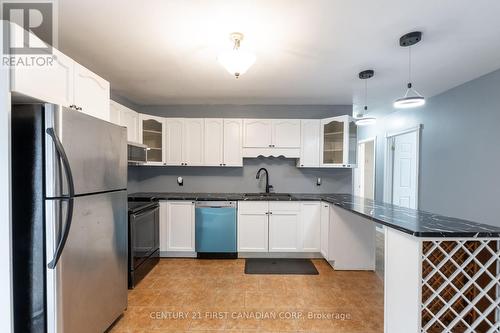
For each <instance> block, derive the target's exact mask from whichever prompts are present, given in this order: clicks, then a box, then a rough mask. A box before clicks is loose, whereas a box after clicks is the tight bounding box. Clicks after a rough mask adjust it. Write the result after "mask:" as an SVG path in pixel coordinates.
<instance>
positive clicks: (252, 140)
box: [243, 119, 273, 148]
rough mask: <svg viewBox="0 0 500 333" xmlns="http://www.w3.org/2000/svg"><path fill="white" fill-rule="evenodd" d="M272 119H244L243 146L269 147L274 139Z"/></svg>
mask: <svg viewBox="0 0 500 333" xmlns="http://www.w3.org/2000/svg"><path fill="white" fill-rule="evenodd" d="M272 124H273V123H272V120H271V119H245V120H243V146H244V147H245V148H269V147H271V146H272V141H273V135H272V133H273V125H272Z"/></svg>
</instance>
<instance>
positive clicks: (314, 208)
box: [238, 201, 321, 253]
mask: <svg viewBox="0 0 500 333" xmlns="http://www.w3.org/2000/svg"><path fill="white" fill-rule="evenodd" d="M320 249H321V203H320V202H318V201H305V202H299V201H240V202H239V204H238V252H315V253H318V252H320Z"/></svg>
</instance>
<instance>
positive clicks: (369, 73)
mask: <svg viewBox="0 0 500 333" xmlns="http://www.w3.org/2000/svg"><path fill="white" fill-rule="evenodd" d="M373 75H375V72H374V71H373V70H372V69H368V70H366V71H362V72H360V73H359V78H360V79H361V80H365V106H364V108H363V109H364V112H363V113H358V115H356V125H358V126H366V125H373V124H375V123H376V122H377V119H375V118H374V117H367V116H365V114H366V112H367V111H368V102H367V101H368V79H369V78H372V77H373Z"/></svg>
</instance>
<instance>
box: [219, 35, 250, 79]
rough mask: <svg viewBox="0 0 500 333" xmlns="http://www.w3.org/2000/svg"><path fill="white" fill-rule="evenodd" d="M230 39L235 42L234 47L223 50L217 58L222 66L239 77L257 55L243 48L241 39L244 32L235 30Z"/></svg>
mask: <svg viewBox="0 0 500 333" xmlns="http://www.w3.org/2000/svg"><path fill="white" fill-rule="evenodd" d="M229 38H230V40H231V41H232V42H233V48H232V49H231V50H227V51H224V52H221V53H220V54H219V55H218V56H217V60H218V61H219V62H220V64H221V65H222V66H224V68H225V69H226V70H227V71H228V72H229V73H230V74H231V75H234V77H236V78H239V77H240V75H242V74H245V72H246V71H247V70H248V69H249V68H250V66H252V65H253V63H254V62H255V55H253V54H252V53H249V52H245V51H244V50H241V48H240V46H241V41H242V40H243V34H242V33H240V32H233V33H231V34H230V35H229Z"/></svg>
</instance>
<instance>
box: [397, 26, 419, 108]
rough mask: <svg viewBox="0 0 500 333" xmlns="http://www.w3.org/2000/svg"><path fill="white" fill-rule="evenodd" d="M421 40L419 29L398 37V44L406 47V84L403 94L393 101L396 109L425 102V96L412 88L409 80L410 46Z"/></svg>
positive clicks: (416, 105) (417, 105)
mask: <svg viewBox="0 0 500 333" xmlns="http://www.w3.org/2000/svg"><path fill="white" fill-rule="evenodd" d="M421 40H422V33H421V32H420V31H414V32H410V33H408V34H406V35H404V36H401V38H400V39H399V45H400V46H401V47H407V48H408V85H407V88H406V93H405V95H404V96H403V97H401V98H398V99H397V100H395V101H394V107H395V108H397V109H409V108H416V107H419V106H422V105H424V104H425V97H424V96H422V95H421V94H419V93H418V91H416V90H415V88H413V84H412V82H411V47H412V46H413V45H415V44H417V43H418V42H420V41H421Z"/></svg>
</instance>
